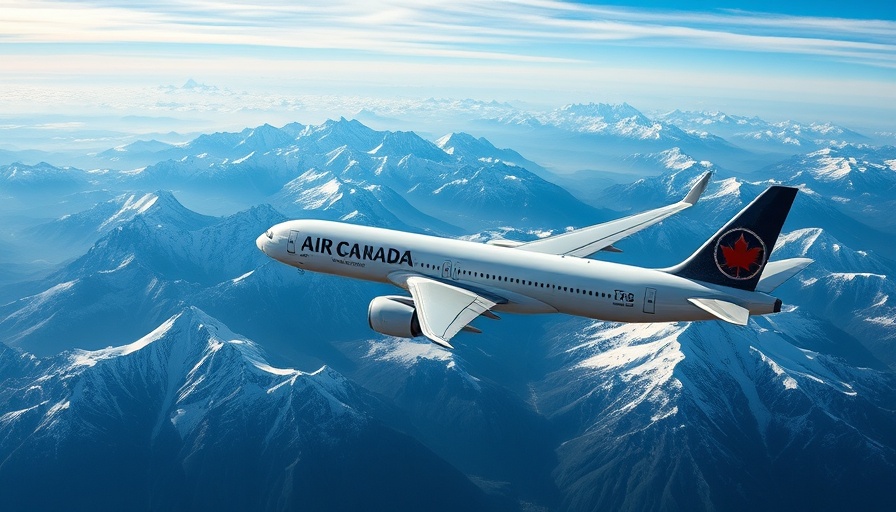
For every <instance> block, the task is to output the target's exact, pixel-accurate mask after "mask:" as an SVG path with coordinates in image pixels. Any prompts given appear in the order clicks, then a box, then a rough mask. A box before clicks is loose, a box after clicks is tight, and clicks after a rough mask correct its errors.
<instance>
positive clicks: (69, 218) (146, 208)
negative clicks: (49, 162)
mask: <svg viewBox="0 0 896 512" xmlns="http://www.w3.org/2000/svg"><path fill="white" fill-rule="evenodd" d="M137 217H141V218H143V219H144V220H145V221H146V223H147V224H150V225H156V226H163V225H168V226H173V227H175V228H178V229H186V230H191V229H197V228H199V227H203V226H207V225H209V224H211V223H212V222H213V221H214V219H213V218H212V217H208V216H205V215H200V214H198V213H196V212H193V211H191V210H188V209H186V208H184V207H183V205H181V204H180V202H178V201H177V199H175V198H174V196H173V195H172V194H171V193H170V192H168V191H158V192H155V193H147V194H142V193H137V194H135V193H128V194H122V195H119V196H117V197H115V198H113V199H110V200H108V201H104V202H102V203H99V204H97V205H96V206H94V207H92V208H90V209H89V210H85V211H82V212H78V213H74V214H66V215H63V216H62V217H60V218H58V219H56V220H53V221H50V222H47V223H44V224H41V225H38V226H34V227H28V228H27V229H24V230H22V232H21V233H19V234H18V236H20V237H23V238H26V239H29V240H31V241H32V243H33V246H32V250H34V251H35V252H36V253H38V254H40V255H41V256H42V257H44V258H47V259H52V260H55V261H64V260H66V259H68V258H72V257H75V256H79V255H81V254H83V253H84V252H85V251H86V250H87V249H88V248H90V246H92V245H93V244H94V243H96V241H97V240H98V239H99V238H100V237H101V236H102V235H104V234H106V233H108V232H109V231H112V230H113V229H115V228H117V227H119V226H122V225H124V224H126V223H128V222H130V221H132V220H133V219H135V218H137ZM48 240H52V241H53V242H52V244H48V243H47V241H48Z"/></svg>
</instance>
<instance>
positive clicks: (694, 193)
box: [681, 171, 712, 206]
mask: <svg viewBox="0 0 896 512" xmlns="http://www.w3.org/2000/svg"><path fill="white" fill-rule="evenodd" d="M711 176H712V171H707V172H705V173H704V174H703V176H701V177H700V180H699V181H698V182H697V184H696V185H694V186H693V187H692V188H691V191H690V192H688V195H686V196H685V198H684V199H682V201H681V202H683V203H688V204H689V205H692V206H693V205H694V204H695V203H696V202H697V200H698V199H700V196H701V195H702V194H703V191H704V190H706V185H707V184H709V178H710V177H711Z"/></svg>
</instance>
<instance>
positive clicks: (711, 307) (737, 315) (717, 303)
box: [688, 298, 750, 325]
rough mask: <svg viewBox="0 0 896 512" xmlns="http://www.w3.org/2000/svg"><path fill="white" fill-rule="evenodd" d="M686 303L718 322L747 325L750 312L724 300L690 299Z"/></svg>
mask: <svg viewBox="0 0 896 512" xmlns="http://www.w3.org/2000/svg"><path fill="white" fill-rule="evenodd" d="M688 302H690V303H691V304H693V305H695V306H697V307H698V308H700V309H702V310H703V311H706V312H707V313H709V314H711V315H713V316H714V317H716V318H718V319H720V320H724V321H726V322H728V323H732V324H735V325H747V321H748V320H749V319H750V310H748V309H747V308H743V307H741V306H738V305H737V304H733V303H731V302H727V301H724V300H718V299H697V298H690V299H688Z"/></svg>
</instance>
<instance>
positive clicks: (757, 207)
mask: <svg viewBox="0 0 896 512" xmlns="http://www.w3.org/2000/svg"><path fill="white" fill-rule="evenodd" d="M796 193H797V189H796V188H792V187H781V186H773V187H769V188H768V189H767V190H766V191H765V192H763V193H762V194H759V197H757V198H756V199H754V200H753V202H752V203H750V204H748V205H747V207H746V208H744V209H743V210H741V212H740V213H739V214H737V216H736V217H734V218H733V219H731V220H730V221H729V222H728V223H727V224H725V226H724V227H723V228H722V229H720V230H719V231H718V232H716V234H715V235H713V236H712V238H710V239H709V240H707V241H706V243H704V244H703V246H702V247H700V249H698V250H697V252H695V253H694V254H692V255H691V256H690V257H689V258H688V259H686V260H685V261H683V262H682V263H679V264H678V265H676V266H674V267H672V268H668V269H666V272H669V273H671V274H675V275H677V276H681V277H686V278H688V279H693V280H695V281H703V282H707V283H712V284H719V285H723V286H729V287H731V288H739V289H741V290H749V291H753V290H755V289H756V284H757V283H758V282H759V278H760V277H761V276H762V270H763V269H764V268H765V264H766V263H768V259H769V257H770V256H771V253H772V249H774V247H775V242H776V241H777V240H778V235H779V234H780V233H781V227H782V226H783V225H784V220H785V219H786V218H787V214H788V213H789V212H790V207H791V205H792V204H793V199H794V198H795V197H796Z"/></svg>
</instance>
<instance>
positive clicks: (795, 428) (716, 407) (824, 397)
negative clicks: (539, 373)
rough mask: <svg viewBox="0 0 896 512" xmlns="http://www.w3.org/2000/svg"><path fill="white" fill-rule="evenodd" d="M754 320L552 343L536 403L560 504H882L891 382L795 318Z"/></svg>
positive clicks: (628, 330) (630, 329)
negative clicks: (550, 425) (555, 363)
mask: <svg viewBox="0 0 896 512" xmlns="http://www.w3.org/2000/svg"><path fill="white" fill-rule="evenodd" d="M753 322H754V323H753V328H751V329H746V330H744V329H736V328H732V327H731V326H729V325H725V324H720V323H711V322H710V323H693V324H684V325H678V324H649V325H643V326H609V325H603V324H593V325H591V326H590V327H588V328H587V329H586V330H585V331H584V332H582V334H580V335H578V336H576V337H574V338H573V339H569V338H568V337H565V336H564V337H562V338H558V339H555V340H554V341H555V343H556V345H555V356H554V357H555V358H556V359H557V360H559V361H562V364H561V365H560V367H559V368H558V370H556V371H555V372H553V373H552V374H550V375H549V376H548V378H547V379H545V381H544V382H543V383H541V388H540V391H541V393H540V399H539V407H540V410H541V411H542V412H543V413H544V414H546V415H547V416H548V417H549V418H551V419H552V422H554V423H555V424H557V425H558V426H559V428H561V429H562V430H564V431H565V432H567V434H566V436H565V438H567V439H568V441H566V442H565V443H564V444H563V445H562V446H560V447H559V448H558V458H559V460H560V463H559V466H558V468H557V470H556V472H555V474H556V475H557V483H558V486H559V487H560V490H561V493H562V495H564V496H565V499H564V502H563V505H562V507H561V508H564V509H569V510H583V509H585V510H594V509H614V510H643V509H651V508H657V507H662V508H666V507H668V508H684V509H690V510H694V509H701V510H755V509H756V508H761V509H764V510H793V509H799V510H842V509H844V508H851V507H858V508H863V509H876V508H877V507H879V506H880V505H882V502H881V501H880V500H881V498H882V496H884V495H885V494H886V492H887V491H886V489H887V488H888V487H891V486H892V485H893V484H894V483H896V473H894V472H893V470H892V468H893V463H894V457H896V451H894V449H893V447H894V444H893V443H894V441H896V440H894V438H893V436H894V433H896V425H894V421H896V417H894V415H893V412H892V409H891V407H890V406H889V405H888V404H891V403H892V401H893V399H894V397H896V395H894V393H896V381H894V379H893V376H892V374H889V373H885V372H882V371H879V370H871V369H869V368H867V367H865V366H864V365H865V363H866V361H865V360H862V359H858V358H856V357H850V356H849V355H848V354H847V353H846V351H844V352H842V353H841V356H840V357H833V356H829V355H825V353H826V352H827V351H828V350H827V347H825V346H824V344H825V343H827V341H826V340H829V339H831V336H832V335H834V336H836V337H837V339H838V343H851V344H852V345H853V347H856V346H857V344H856V343H855V342H854V341H850V339H849V337H848V336H845V335H843V334H842V333H837V332H836V331H830V330H826V329H825V328H824V326H823V325H819V324H818V323H817V322H816V321H814V320H809V319H807V318H805V317H803V316H802V315H800V314H799V313H798V312H792V313H790V314H785V315H779V316H777V317H773V318H767V319H766V318H762V319H756V320H754V321H753ZM813 340H818V341H816V342H814V343H813ZM858 348H861V347H858ZM859 411H861V412H859ZM822 432H823V433H824V434H822ZM834 482H836V484H834ZM618 488H624V489H626V491H625V492H618V491H617V490H616V489H618Z"/></svg>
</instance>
